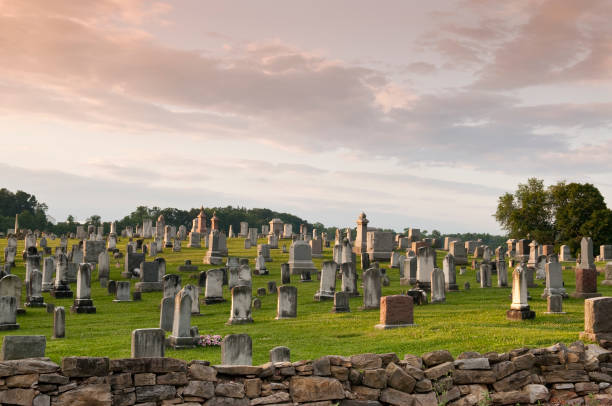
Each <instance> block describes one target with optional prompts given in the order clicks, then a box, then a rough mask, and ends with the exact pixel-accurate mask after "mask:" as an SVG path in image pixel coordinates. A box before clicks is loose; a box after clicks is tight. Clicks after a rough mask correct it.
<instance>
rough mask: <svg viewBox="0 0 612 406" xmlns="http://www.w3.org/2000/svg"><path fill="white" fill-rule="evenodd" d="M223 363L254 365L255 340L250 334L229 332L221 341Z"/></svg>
mask: <svg viewBox="0 0 612 406" xmlns="http://www.w3.org/2000/svg"><path fill="white" fill-rule="evenodd" d="M221 364H223V365H252V364H253V342H252V341H251V337H250V336H249V335H248V334H228V335H226V336H225V338H223V341H222V342H221Z"/></svg>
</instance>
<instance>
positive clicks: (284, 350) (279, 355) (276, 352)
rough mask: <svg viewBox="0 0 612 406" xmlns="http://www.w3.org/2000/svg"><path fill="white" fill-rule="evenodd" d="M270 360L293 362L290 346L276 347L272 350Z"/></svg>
mask: <svg viewBox="0 0 612 406" xmlns="http://www.w3.org/2000/svg"><path fill="white" fill-rule="evenodd" d="M270 362H272V363H274V362H291V350H290V349H289V348H288V347H274V348H272V349H271V350H270Z"/></svg>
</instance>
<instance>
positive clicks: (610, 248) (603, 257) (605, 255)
mask: <svg viewBox="0 0 612 406" xmlns="http://www.w3.org/2000/svg"><path fill="white" fill-rule="evenodd" d="M599 260H600V261H611V260H612V245H601V246H600V247H599Z"/></svg>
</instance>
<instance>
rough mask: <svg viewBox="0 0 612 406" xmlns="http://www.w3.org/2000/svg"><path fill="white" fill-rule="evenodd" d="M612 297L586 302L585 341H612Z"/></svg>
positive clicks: (592, 299)
mask: <svg viewBox="0 0 612 406" xmlns="http://www.w3.org/2000/svg"><path fill="white" fill-rule="evenodd" d="M611 314H612V297H598V298H591V299H587V300H585V301H584V331H583V332H582V333H580V338H581V339H583V340H585V339H586V340H589V341H595V342H596V343H599V342H600V341H602V340H603V341H608V342H609V341H612V317H610V315H611Z"/></svg>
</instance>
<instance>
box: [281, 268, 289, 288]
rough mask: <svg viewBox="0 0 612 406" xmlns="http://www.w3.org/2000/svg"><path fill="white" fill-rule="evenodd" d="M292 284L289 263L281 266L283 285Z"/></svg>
mask: <svg viewBox="0 0 612 406" xmlns="http://www.w3.org/2000/svg"><path fill="white" fill-rule="evenodd" d="M290 283H291V270H290V268H289V264H288V263H283V264H281V284H282V285H289V284H290Z"/></svg>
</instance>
